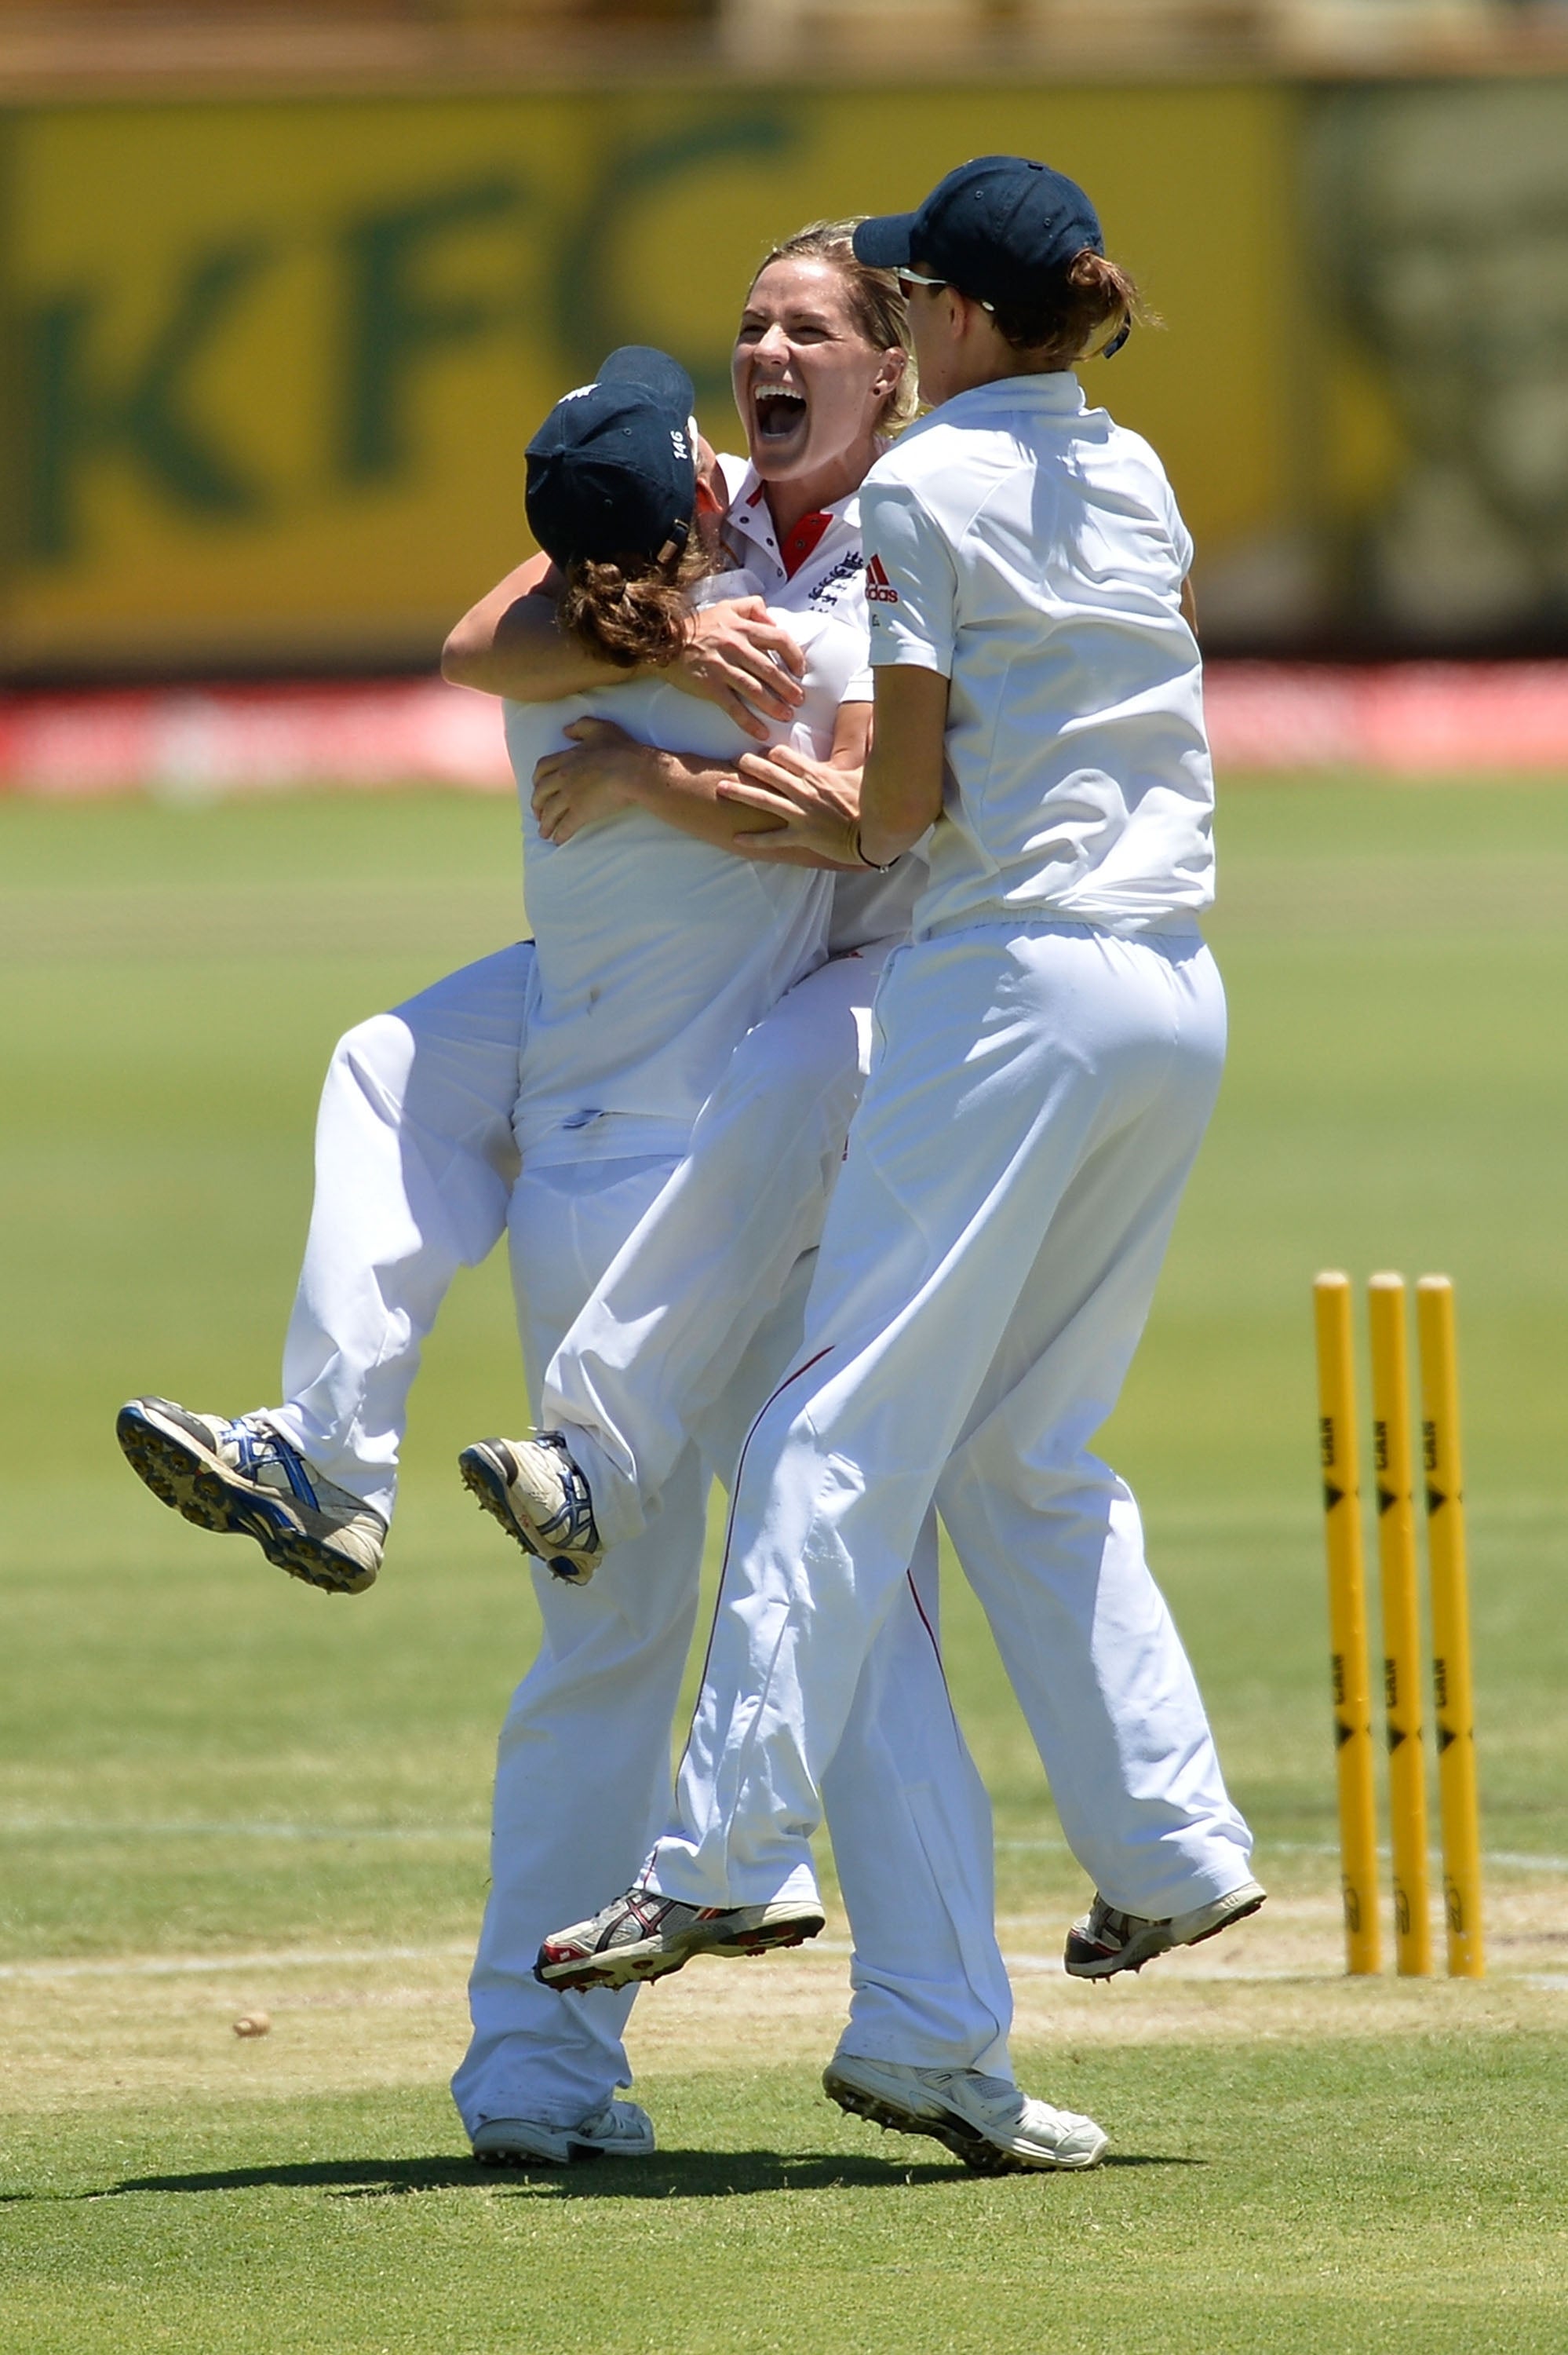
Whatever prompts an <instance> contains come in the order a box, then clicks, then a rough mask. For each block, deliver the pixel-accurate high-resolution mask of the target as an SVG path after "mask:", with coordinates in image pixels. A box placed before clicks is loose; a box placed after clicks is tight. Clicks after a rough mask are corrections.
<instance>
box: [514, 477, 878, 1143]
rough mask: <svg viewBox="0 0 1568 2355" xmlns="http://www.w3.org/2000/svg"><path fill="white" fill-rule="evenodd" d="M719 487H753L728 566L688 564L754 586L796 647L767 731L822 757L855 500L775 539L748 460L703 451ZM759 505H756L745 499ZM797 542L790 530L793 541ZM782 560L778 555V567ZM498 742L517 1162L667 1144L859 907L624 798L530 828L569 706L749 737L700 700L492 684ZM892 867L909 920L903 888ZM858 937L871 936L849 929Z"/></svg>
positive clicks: (855, 630) (843, 663)
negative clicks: (523, 1038)
mask: <svg viewBox="0 0 1568 2355" xmlns="http://www.w3.org/2000/svg"><path fill="white" fill-rule="evenodd" d="M720 463H721V465H722V466H723V468H724V470H725V477H726V488H727V487H728V485H730V484H735V485H736V486H737V487H736V502H737V504H738V502H739V500H740V499H741V498H743V497H747V496H749V494H750V493H751V492H752V491H754V490H755V492H756V493H757V496H756V497H755V499H753V500H752V501H751V504H750V506H748V507H747V509H746V511H745V513H744V516H743V517H742V518H741V519H740V520H739V522H738V524H737V525H736V528H735V529H734V530H733V531H731V530H729V529H728V528H727V527H726V536H727V537H728V538H729V542H730V552H731V554H732V557H733V559H734V560H735V562H736V565H737V567H744V568H745V569H744V572H742V571H739V570H737V571H736V572H731V573H728V574H725V575H721V576H719V577H718V578H716V579H715V580H713V581H704V582H702V583H700V584H699V586H698V596H699V598H708V599H711V598H714V597H715V596H716V597H725V596H728V597H735V596H744V595H761V596H763V597H765V598H766V599H767V601H768V607H769V610H770V612H771V613H772V614H773V616H774V618H775V619H776V620H778V621H779V622H782V623H783V624H784V625H785V627H786V628H788V629H789V631H790V632H791V633H792V634H793V635H794V636H795V637H796V638H797V639H798V640H799V641H800V645H801V649H802V651H803V653H804V654H805V656H806V675H805V677H804V679H803V681H802V685H803V686H804V688H805V700H804V701H803V703H802V704H801V705H800V708H799V710H798V712H797V714H796V716H795V718H794V719H792V720H791V721H789V722H788V723H782V724H780V725H779V727H778V728H777V729H776V730H774V741H776V742H779V743H793V744H795V745H797V746H798V747H799V748H800V750H802V751H810V752H812V753H814V754H815V755H816V756H817V757H818V758H823V757H825V756H826V754H827V753H828V752H829V751H831V750H832V739H833V727H834V721H835V719H836V717H837V713H838V708H839V705H840V704H841V702H843V701H844V700H846V699H858V700H862V701H863V700H865V699H867V698H869V696H870V694H871V679H870V673H869V670H868V669H867V667H866V659H865V657H866V623H865V603H864V595H863V554H862V549H861V544H860V531H859V518H858V512H857V510H856V507H855V503H854V502H853V500H845V501H842V502H840V503H839V505H838V506H835V507H833V508H832V509H830V510H828V511H827V512H826V514H825V516H824V517H822V518H821V519H819V518H811V517H809V518H807V519H806V522H805V524H804V525H803V526H802V527H800V533H799V534H797V535H792V536H791V544H790V545H789V547H788V548H787V549H786V550H785V551H782V552H781V551H780V550H779V548H778V547H777V544H776V541H775V538H774V534H773V529H772V523H771V518H770V517H768V509H767V506H766V503H765V501H764V500H763V498H762V496H761V486H760V485H759V484H758V483H757V481H756V477H755V476H754V475H752V474H751V472H750V469H749V467H748V466H747V463H746V461H744V460H739V459H734V458H731V459H726V460H721V462H720ZM758 510H760V513H758ZM800 539H805V540H808V541H809V546H807V547H806V548H804V549H801V548H799V547H798V546H797V545H796V542H797V541H798V540H800ZM791 565H792V567H793V569H791ZM505 714H506V745H507V751H508V752H509V753H510V755H511V759H512V766H513V771H514V774H515V776H516V779H517V788H518V794H519V798H520V800H521V803H522V807H523V830H524V902H525V904H526V908H527V913H528V921H529V923H530V925H531V927H532V929H533V932H534V938H535V949H536V954H535V984H534V992H533V998H532V1002H531V1004H530V1007H529V1010H528V1029H527V1045H526V1051H525V1054H524V1068H523V1080H522V1088H521V1091H520V1094H519V1100H518V1107H517V1114H516V1128H517V1138H518V1143H519V1146H520V1147H521V1148H522V1150H523V1152H524V1155H525V1156H526V1157H527V1158H528V1160H529V1161H530V1163H531V1164H533V1165H534V1166H535V1167H539V1166H542V1165H543V1164H545V1163H546V1162H552V1161H554V1162H560V1161H567V1160H571V1161H577V1160H594V1159H605V1158H610V1157H620V1156H628V1155H637V1154H679V1153H682V1152H683V1151H684V1149H685V1146H686V1144H687V1142H688V1140H689V1138H690V1135H691V1129H692V1124H693V1122H694V1120H695V1118H696V1115H697V1113H698V1112H699V1110H700V1109H701V1107H702V1105H703V1103H704V1102H705V1099H706V1097H707V1096H708V1095H709V1094H710V1093H711V1092H712V1090H713V1088H714V1087H715V1084H716V1082H717V1080H718V1078H719V1075H720V1073H721V1072H722V1071H723V1068H724V1065H725V1062H726V1060H727V1058H728V1057H729V1055H730V1053H731V1052H732V1051H733V1050H734V1048H735V1046H736V1042H737V1041H738V1039H740V1038H741V1036H742V1034H743V1033H744V1032H745V1031H746V1030H747V1029H748V1028H750V1026H751V1024H752V1023H754V1022H756V1021H757V1020H758V1019H759V1018H760V1017H761V1016H762V1015H763V1014H764V1013H766V1011H767V1009H768V1007H769V1006H771V1005H772V1004H773V1003H774V1001H775V1000H776V999H777V998H778V997H779V996H782V994H783V992H784V991H785V990H786V989H788V988H789V986H790V985H791V983H793V982H795V981H798V980H800V978H801V976H802V975H804V974H806V973H809V972H810V970H811V969H812V967H813V966H814V965H816V964H819V963H820V962H821V958H822V957H823V955H824V954H826V953H827V950H828V947H829V945H830V939H831V941H832V945H833V946H839V945H849V944H852V943H844V942H841V940H840V939H839V934H840V932H841V931H842V929H844V928H845V925H846V922H847V924H848V928H849V929H851V930H855V928H856V926H857V925H859V924H861V923H862V922H863V917H864V915H865V914H866V913H867V912H869V914H870V916H871V918H872V920H873V922H874V921H875V918H876V916H877V915H878V913H879V911H880V906H881V900H883V899H885V898H887V897H888V896H889V895H888V889H887V887H888V886H889V885H891V884H893V883H894V880H895V879H894V878H891V877H880V876H873V877H870V878H868V879H867V880H868V882H869V883H870V884H871V885H872V886H873V887H881V891H880V895H878V897H877V905H876V906H874V907H873V906H870V904H869V901H868V907H867V909H865V910H863V909H862V908H861V907H859V906H858V904H857V905H855V906H854V907H853V908H852V910H851V911H850V913H849V915H848V917H847V918H846V914H845V910H844V906H843V903H842V901H841V900H840V897H839V894H838V893H836V892H835V890H834V884H835V881H841V882H842V880H844V879H835V878H834V877H832V876H831V875H829V874H827V873H826V872H825V871H822V872H818V871H813V870H811V869H809V868H794V867H776V866H772V865H768V864H765V863H762V862H758V861H753V860H749V859H745V858H736V856H735V855H734V853H733V852H730V851H725V850H719V849H716V848H713V847H710V846H709V845H707V844H705V843H702V842H698V841H696V840H694V838H693V837H690V836H688V835H683V834H680V833H678V832H677V831H676V830H675V829H674V828H673V827H672V826H666V825H664V824H663V823H662V820H660V819H658V818H656V817H652V816H649V815H647V814H646V813H645V812H643V811H641V810H623V811H620V812H618V813H617V815H615V816H614V817H612V818H609V819H607V820H605V821H603V822H602V823H601V824H599V825H597V826H588V827H586V828H585V829H584V831H583V832H582V833H581V834H578V835H575V836H574V837H572V839H571V841H570V842H567V843H560V844H556V843H549V842H546V841H545V840H544V838H543V837H541V835H540V833H539V830H538V826H537V824H536V823H535V818H534V815H533V810H532V807H531V797H532V794H533V781H534V770H535V766H536V764H537V763H538V762H539V761H541V760H542V759H543V758H544V757H545V755H546V753H547V752H552V751H559V750H561V749H562V748H563V746H564V745H565V744H566V743H567V737H566V735H565V733H564V730H566V728H567V725H568V724H569V723H570V722H571V721H572V720H573V719H579V718H584V717H592V718H595V719H613V720H614V721H615V722H616V723H617V725H618V726H619V727H621V728H624V729H625V730H626V732H627V734H628V735H629V736H634V737H636V738H637V740H638V741H639V742H641V743H644V744H652V745H656V746H657V747H658V748H659V749H660V750H661V751H671V752H695V753H706V754H708V755H710V756H712V757H714V758H715V759H718V760H722V761H726V762H729V761H735V760H737V759H738V758H739V756H740V755H741V753H743V752H745V751H751V750H753V749H755V746H754V741H753V740H752V739H751V738H750V737H748V736H747V735H745V734H744V733H743V732H742V731H741V730H740V729H738V728H737V727H736V724H735V722H734V721H733V720H731V719H728V718H726V715H725V714H724V713H723V712H722V711H721V710H720V709H718V707H717V705H716V704H712V703H708V702H705V701H704V700H702V699H700V698H697V697H694V696H690V695H685V694H683V693H682V692H681V690H680V689H679V688H677V687H672V686H670V685H668V684H667V683H666V682H665V681H663V680H662V679H657V678H655V679H631V680H629V681H628V682H627V683H626V685H624V686H621V687H604V688H600V689H596V690H595V691H594V692H592V693H591V694H587V695H574V696H568V697H567V698H564V699H562V700H561V701H558V702H556V703H549V704H521V703H511V702H508V703H507V705H506V707H505ZM850 880H853V883H854V885H855V887H856V890H857V892H858V891H859V890H860V879H859V878H858V877H856V878H853V879H850ZM899 881H900V884H901V885H902V889H903V891H904V897H905V902H906V904H905V906H904V909H903V911H902V922H898V921H896V920H895V922H894V923H893V925H892V926H891V927H890V928H891V929H903V927H904V925H906V922H907V914H908V904H909V903H910V902H911V901H912V899H913V891H912V890H911V888H910V887H909V886H908V885H907V884H903V883H902V879H899ZM855 937H856V940H863V939H867V938H872V937H880V932H879V931H875V930H874V931H872V932H867V931H865V930H863V929H859V930H855Z"/></svg>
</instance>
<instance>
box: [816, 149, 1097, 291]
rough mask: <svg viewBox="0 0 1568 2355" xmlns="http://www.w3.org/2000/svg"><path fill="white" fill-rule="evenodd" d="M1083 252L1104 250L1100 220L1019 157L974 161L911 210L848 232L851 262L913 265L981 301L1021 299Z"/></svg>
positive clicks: (1067, 187) (1077, 196)
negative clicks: (852, 254)
mask: <svg viewBox="0 0 1568 2355" xmlns="http://www.w3.org/2000/svg"><path fill="white" fill-rule="evenodd" d="M1086 246H1087V247H1088V248H1089V249H1090V250H1091V251H1093V252H1095V253H1103V252H1104V251H1105V240H1104V238H1103V237H1102V235H1101V232H1100V223H1099V216H1098V214H1097V212H1096V210H1095V208H1094V207H1093V205H1092V204H1090V202H1089V200H1088V198H1087V197H1086V196H1085V194H1084V192H1083V190H1082V188H1080V187H1079V186H1078V184H1077V182H1076V181H1075V180H1069V179H1068V178H1067V177H1066V176H1065V174H1063V173H1061V172H1054V171H1053V170H1052V169H1051V166H1050V165H1049V164H1032V163H1031V162H1030V161H1029V159H1028V158H1027V156H1023V155H978V156H976V158H975V159H974V161H973V162H972V163H969V164H960V165H959V167H958V169H957V171H956V172H949V173H948V176H947V178H946V179H945V180H938V183H937V186H935V187H934V188H933V189H932V191H931V193H930V195H929V196H928V197H927V199H926V201H925V203H924V204H923V205H921V206H919V207H918V208H917V209H916V211H914V212H912V213H884V214H881V215H880V216H878V217H874V218H872V219H870V220H863V221H862V223H861V225H860V227H859V228H858V229H856V230H855V233H854V250H855V259H856V261H865V262H869V263H870V264H871V265H872V266H873V268H874V269H878V270H902V269H908V268H910V267H911V266H913V265H914V264H915V263H916V262H918V263H920V264H922V265H923V266H924V267H925V268H927V269H928V270H929V271H930V272H931V273H932V275H933V276H935V277H938V278H940V279H942V280H943V281H944V282H946V283H947V284H948V285H949V286H956V287H957V288H958V290H959V293H960V294H969V295H972V296H973V297H974V299H975V300H976V301H977V302H980V303H1020V302H1027V301H1028V300H1029V299H1030V298H1031V296H1038V295H1039V293H1041V291H1042V289H1041V283H1040V282H1041V280H1042V279H1043V278H1045V277H1048V276H1050V275H1051V274H1052V273H1054V272H1060V271H1063V270H1065V268H1066V267H1067V264H1068V263H1069V262H1070V261H1072V259H1073V257H1074V255H1075V254H1078V253H1082V251H1083V250H1084V248H1085V247H1086Z"/></svg>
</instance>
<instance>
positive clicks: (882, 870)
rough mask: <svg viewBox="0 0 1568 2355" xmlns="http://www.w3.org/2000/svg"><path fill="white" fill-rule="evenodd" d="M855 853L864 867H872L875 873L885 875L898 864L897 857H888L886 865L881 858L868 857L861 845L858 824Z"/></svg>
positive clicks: (855, 833) (855, 835)
mask: <svg viewBox="0 0 1568 2355" xmlns="http://www.w3.org/2000/svg"><path fill="white" fill-rule="evenodd" d="M854 855H855V857H856V858H858V859H859V861H860V863H861V865H862V866H863V867H869V868H870V869H871V871H872V873H873V874H874V875H885V874H887V873H888V872H889V871H890V870H891V869H892V868H895V867H896V866H897V864H898V861H897V859H896V858H890V859H888V861H887V862H886V864H885V865H884V864H883V863H882V862H881V860H879V859H875V858H867V857H866V855H865V852H864V850H863V847H862V846H861V839H860V828H859V826H856V828H855V830H854Z"/></svg>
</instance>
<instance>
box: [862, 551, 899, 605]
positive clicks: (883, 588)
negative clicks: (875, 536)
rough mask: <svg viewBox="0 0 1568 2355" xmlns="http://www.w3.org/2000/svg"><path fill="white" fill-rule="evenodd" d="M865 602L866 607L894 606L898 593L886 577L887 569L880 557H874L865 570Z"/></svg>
mask: <svg viewBox="0 0 1568 2355" xmlns="http://www.w3.org/2000/svg"><path fill="white" fill-rule="evenodd" d="M865 602H866V603H867V604H868V605H896V604H897V602H898V591H897V590H896V589H895V587H894V585H893V583H892V581H890V580H889V579H888V577H887V569H886V567H885V565H884V563H883V561H882V559H881V557H880V556H874V557H873V558H872V559H871V562H870V563H869V564H868V565H867V566H866V568H865Z"/></svg>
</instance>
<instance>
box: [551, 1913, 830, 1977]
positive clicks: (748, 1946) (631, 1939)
mask: <svg viewBox="0 0 1568 2355" xmlns="http://www.w3.org/2000/svg"><path fill="white" fill-rule="evenodd" d="M822 1919H823V1916H822V1909H821V1905H820V1904H818V1903H817V1902H816V1901H815V1900H814V1899H802V1898H776V1899H775V1900H774V1901H773V1902H772V1903H771V1904H768V1905H683V1904H682V1903H681V1902H680V1901H679V1900H678V1899H677V1898H673V1897H661V1896H660V1895H659V1894H658V1892H657V1891H655V1890H652V1889H629V1890H628V1891H627V1892H626V1895H625V1896H624V1897H618V1898H617V1899H616V1901H615V1902H614V1904H613V1905H607V1906H605V1908H604V1910H603V1911H602V1913H596V1914H595V1915H594V1916H593V1919H592V1920H591V1921H589V1922H574V1923H573V1924H572V1925H571V1927H570V1929H567V1930H556V1931H555V1932H553V1933H552V1934H551V1935H550V1936H549V1937H547V1938H546V1941H545V1943H544V1945H542V1946H541V1947H540V1949H539V1959H538V1961H537V1962H536V1963H535V1966H534V1977H535V1978H536V1979H538V1980H539V1981H541V1983H542V1984H543V1985H544V1986H546V1987H561V1988H564V1989H580V1988H584V1987H629V1986H630V1984H631V1982H632V1981H633V1980H634V1979H658V1978H662V1977H664V1976H665V1974H666V1972H669V1971H678V1970H679V1969H680V1968H681V1967H682V1966H683V1964H685V1963H689V1962H690V1961H691V1959H692V1956H693V1955H765V1954H767V1953H768V1951H769V1949H770V1948H771V1947H774V1946H799V1945H803V1944H804V1942H805V1941H806V1939H808V1938H814V1937H815V1936H816V1935H817V1934H818V1932H819V1931H820V1930H821V1926H822Z"/></svg>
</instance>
